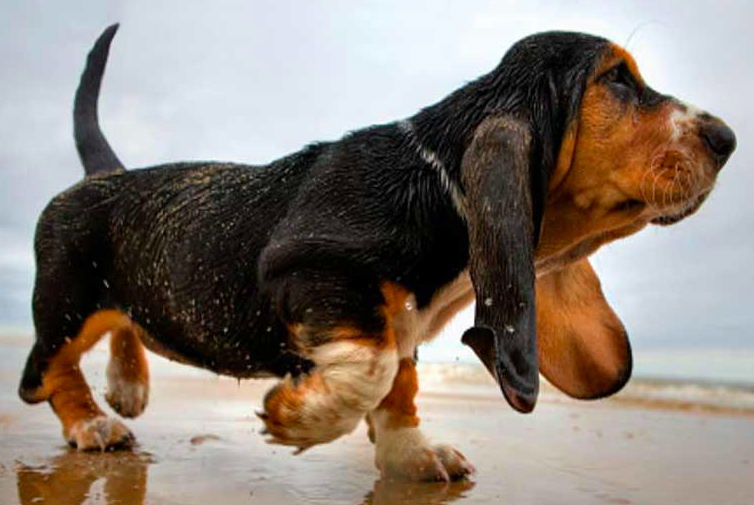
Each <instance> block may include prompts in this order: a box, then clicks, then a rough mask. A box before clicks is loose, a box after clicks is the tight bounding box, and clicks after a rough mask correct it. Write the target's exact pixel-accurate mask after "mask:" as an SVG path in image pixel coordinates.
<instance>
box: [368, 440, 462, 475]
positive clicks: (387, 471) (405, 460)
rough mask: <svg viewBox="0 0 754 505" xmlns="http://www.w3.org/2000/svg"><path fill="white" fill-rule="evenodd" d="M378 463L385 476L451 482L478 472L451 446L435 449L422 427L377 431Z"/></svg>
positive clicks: (439, 446) (376, 458)
mask: <svg viewBox="0 0 754 505" xmlns="http://www.w3.org/2000/svg"><path fill="white" fill-rule="evenodd" d="M375 464H376V465H377V468H379V470H380V472H381V473H382V475H383V476H388V477H401V478H406V479H410V480H422V481H450V480H456V479H460V478H463V477H465V476H467V475H470V474H472V473H474V472H475V471H476V470H475V468H474V465H472V464H471V463H469V461H468V460H467V459H466V458H465V457H464V456H463V454H461V453H460V452H458V451H457V450H455V449H453V448H452V447H451V446H449V445H435V446H431V445H430V444H429V443H428V442H427V440H426V438H425V437H424V435H423V434H422V432H421V431H420V430H419V428H413V427H404V428H387V429H384V430H379V431H378V432H377V443H376V457H375Z"/></svg>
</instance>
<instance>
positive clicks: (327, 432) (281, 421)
mask: <svg viewBox="0 0 754 505" xmlns="http://www.w3.org/2000/svg"><path fill="white" fill-rule="evenodd" d="M316 377H317V376H316V375H313V376H309V377H306V379H305V380H303V381H302V380H294V379H292V378H291V377H290V376H288V377H286V378H285V379H283V380H282V381H280V382H279V383H278V384H277V385H276V386H275V387H274V388H272V389H271V390H270V391H269V392H268V393H267V395H266V396H265V399H264V411H263V412H258V413H257V416H258V417H259V418H260V419H261V420H262V421H263V422H264V424H265V429H264V430H263V431H262V433H263V434H265V435H267V436H268V437H269V438H268V439H267V443H270V444H280V445H289V446H293V447H297V448H298V452H301V451H303V450H305V449H308V448H309V447H311V446H313V445H317V444H324V443H327V442H331V441H333V440H335V439H336V438H338V437H340V436H342V435H345V434H346V433H350V432H351V431H353V429H354V428H355V427H356V425H357V424H358V423H359V421H360V420H361V419H362V418H363V416H364V413H363V412H362V411H355V410H353V409H350V408H349V407H348V405H345V404H343V403H342V402H341V401H339V399H338V397H336V396H334V395H332V394H329V392H328V391H327V390H326V388H324V385H323V384H321V385H320V386H317V385H316V384H315V383H316V382H317V378H316Z"/></svg>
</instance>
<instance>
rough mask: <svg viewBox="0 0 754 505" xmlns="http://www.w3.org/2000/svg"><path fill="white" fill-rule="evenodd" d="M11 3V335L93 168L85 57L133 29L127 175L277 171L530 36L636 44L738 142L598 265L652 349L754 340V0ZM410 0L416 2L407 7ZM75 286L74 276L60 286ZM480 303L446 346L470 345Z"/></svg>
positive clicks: (0, 21) (123, 70)
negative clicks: (752, 0) (690, 201)
mask: <svg viewBox="0 0 754 505" xmlns="http://www.w3.org/2000/svg"><path fill="white" fill-rule="evenodd" d="M356 4H357V2H295V3H293V2H291V3H288V2H283V1H275V2H272V1H271V2H262V1H254V2H226V1H217V0H216V1H214V2H212V3H206V4H205V5H204V6H200V5H198V2H185V1H171V2H155V1H129V2H102V1H96V2H95V1H88V2H83V1H81V2H37V1H24V2H2V4H0V62H2V65H0V97H1V99H0V245H1V247H0V327H2V328H5V329H6V330H8V329H14V330H22V331H27V332H30V331H31V317H30V309H29V306H30V296H31V287H32V282H33V275H34V264H33V258H32V247H31V240H32V233H33V229H34V224H35V222H36V218H37V216H38V214H39V212H40V211H41V209H42V208H43V206H44V205H45V204H46V203H47V201H48V200H49V199H50V198H51V197H52V196H53V195H55V194H56V193H57V192H59V191H61V190H62V189H64V188H66V187H67V186H69V185H71V184H74V183H75V182H77V181H78V180H79V179H81V177H82V174H83V171H82V168H81V166H80V164H79V161H78V158H77V157H76V152H75V149H74V144H73V139H72V132H71V104H72V100H73V93H74V90H75V87H76V85H77V82H78V77H79V74H80V72H81V70H82V68H83V64H84V59H85V56H86V53H87V51H88V50H89V48H90V46H91V44H92V43H93V42H94V40H95V38H96V37H97V36H98V35H99V34H100V32H101V31H102V29H104V28H105V26H107V25H108V24H110V23H113V22H116V21H118V22H120V23H121V30H120V31H119V33H118V35H117V37H116V38H115V41H114V43H113V48H112V51H111V53H110V61H109V66H108V70H107V74H106V77H105V82H104V85H103V90H102V100H101V107H100V116H101V122H102V125H103V129H104V130H105V132H106V134H107V136H108V138H109V139H110V142H111V144H112V145H113V148H114V149H115V151H116V152H117V153H118V155H119V156H120V158H121V160H123V161H124V163H125V164H126V165H127V166H128V167H141V166H147V165H151V164H156V163H160V162H166V161H177V160H198V159H218V160H229V161H238V162H249V163H262V162H266V161H269V160H272V159H274V158H276V157H279V156H281V155H284V154H286V153H289V152H291V151H294V150H297V149H299V148H300V147H301V146H302V145H304V144H305V143H308V142H310V141H313V140H327V139H335V138H338V137H340V136H341V135H342V134H343V133H345V132H347V131H349V130H352V129H356V128H359V127H362V126H366V125H369V124H372V123H380V122H386V121H392V120H394V119H398V118H403V117H406V116H408V115H411V114H413V113H414V112H415V111H416V110H418V109H419V108H421V107H423V106H425V105H429V104H431V103H434V102H435V101H437V100H438V99H440V98H442V97H443V96H444V95H446V94H448V93H450V92H451V91H453V90H454V89H456V88H458V87H459V86H461V85H463V84H464V83H465V82H467V81H469V80H471V79H473V78H475V77H477V76H478V75H480V74H482V73H485V72H487V71H489V70H491V69H492V68H493V67H494V66H495V65H496V64H497V63H498V61H499V60H500V58H501V57H502V56H503V54H504V53H505V51H506V50H507V49H508V48H509V47H510V46H511V44H513V43H514V42H515V41H516V40H518V39H520V38H522V37H524V36H526V35H529V34H531V33H533V32H537V31H543V30H551V29H566V30H578V31H584V32H591V33H594V34H598V35H602V36H605V37H607V38H610V39H612V40H614V41H615V42H618V43H619V44H622V45H623V44H625V43H626V41H627V40H628V39H629V36H630V35H631V34H632V33H633V32H634V31H635V33H634V35H633V37H631V40H630V43H629V44H628V49H629V50H630V51H631V52H632V53H633V54H634V56H635V57H636V60H637V61H638V64H639V68H640V70H641V71H642V73H643V75H644V77H645V78H646V80H647V81H648V82H649V83H650V85H652V86H653V87H654V88H656V89H658V90H660V91H662V92H666V93H670V94H673V95H675V96H678V97H679V98H682V99H684V100H686V101H688V102H691V103H694V104H696V105H698V106H699V107H701V108H703V109H707V110H709V111H710V112H712V113H714V114H716V115H719V116H720V117H722V118H723V119H724V120H725V121H727V122H728V124H729V125H731V127H732V128H733V129H734V130H735V131H736V134H737V136H738V140H739V147H738V150H737V152H736V153H735V154H734V156H733V158H732V159H731V161H730V162H729V163H728V165H727V166H726V167H725V169H724V170H723V172H722V173H721V174H720V177H719V180H718V186H717V189H716V190H715V191H714V192H713V193H712V196H711V197H710V199H709V200H708V202H707V203H706V204H705V205H704V207H702V209H701V210H700V211H699V212H698V214H697V215H695V216H693V217H691V218H690V219H688V220H686V221H684V222H682V223H680V224H679V225H676V226H673V227H670V228H657V227H652V228H650V229H646V230H644V231H642V232H641V233H639V234H638V235H635V236H633V237H630V238H628V239H625V240H622V241H619V242H617V243H614V244H612V245H610V246H608V247H606V248H605V249H604V250H602V251H601V252H599V253H598V254H597V255H596V257H594V259H593V264H594V265H595V267H596V268H597V270H598V272H599V273H600V276H601V279H602V282H603V287H604V290H605V292H606V294H607V296H608V299H609V300H610V302H611V303H612V304H613V306H614V307H615V309H616V311H617V312H618V314H619V316H620V317H621V318H622V319H623V321H624V323H625V324H626V326H627V328H628V330H629V334H630V335H631V338H632V342H633V344H634V346H635V348H637V349H639V350H641V349H650V348H689V347H718V348H719V347H728V348H754V337H753V336H752V331H751V328H752V327H754V303H753V302H754V294H753V293H752V285H754V282H753V281H754V273H752V267H751V266H750V263H751V259H752V256H753V255H752V253H754V237H753V236H752V234H751V231H752V220H753V218H754V201H753V200H752V198H751V196H750V195H749V192H750V191H751V189H752V183H753V182H754V175H753V174H752V170H751V166H750V165H751V163H750V162H751V160H752V157H753V156H754V151H753V150H752V147H751V143H750V142H749V139H750V138H751V137H752V133H754V131H753V130H754V125H752V121H751V116H752V106H751V97H752V92H753V91H752V90H754V65H752V57H751V51H752V46H753V42H754V37H752V35H751V21H752V19H754V18H753V17H752V14H754V8H750V7H747V6H746V3H745V2H739V3H736V2H723V1H716V2H710V3H701V2H688V1H687V2H658V1H656V0H655V1H650V2H623V3H619V2H576V1H568V2H534V1H526V2H524V1H521V2H505V1H492V2H459V1H454V2H450V1H447V2H442V1H433V2H427V3H418V2H416V3H414V2H405V1H397V2H370V3H367V2H358V4H359V5H356ZM409 4H410V6H409ZM63 288H64V287H62V286H61V289H63ZM470 322H471V316H470V313H469V312H468V311H467V312H466V313H465V314H463V315H462V316H460V318H459V319H458V320H457V321H456V322H455V323H454V324H453V325H451V327H450V328H449V331H447V332H446V334H445V335H444V336H443V337H442V340H441V342H439V343H438V344H436V345H433V346H432V348H431V349H430V356H435V357H448V356H453V355H458V354H461V355H462V356H466V355H467V354H469V351H467V350H464V351H460V350H459V349H460V344H459V343H458V341H459V339H460V335H461V333H462V331H463V330H464V329H465V328H466V327H467V326H468V325H469V324H470Z"/></svg>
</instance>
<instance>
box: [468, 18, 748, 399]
mask: <svg viewBox="0 0 754 505" xmlns="http://www.w3.org/2000/svg"><path fill="white" fill-rule="evenodd" d="M477 85H479V86H480V89H483V90H487V91H485V92H486V93H491V94H492V95H494V97H495V98H494V101H493V103H494V106H493V107H489V106H488V109H489V110H488V111H487V113H486V116H485V117H484V118H483V119H482V120H481V121H480V122H479V124H478V125H476V126H475V128H474V130H473V133H472V135H470V137H471V138H470V140H469V144H468V147H467V149H466V150H465V154H464V157H463V162H462V165H461V181H462V185H463V187H464V191H465V201H464V202H463V205H464V208H465V209H464V210H465V212H466V217H467V222H468V226H469V236H470V241H471V262H470V269H471V276H472V281H473V283H474V288H475V291H476V295H477V312H476V321H475V326H474V327H473V328H471V329H470V330H468V331H467V332H466V334H465V335H464V342H465V343H467V344H469V345H471V347H472V348H473V349H474V351H475V352H476V353H477V355H478V356H479V357H480V358H481V359H482V361H483V362H484V363H485V365H486V366H487V368H488V369H489V370H490V371H491V372H492V373H493V375H494V376H495V377H496V379H497V380H498V382H499V383H500V385H501V388H502V389H503V392H504V394H505V396H506V398H507V399H508V401H509V402H510V403H511V405H512V406H513V407H514V408H516V409H517V410H520V411H523V412H528V411H530V410H531V409H532V408H533V407H534V403H535V401H536V397H537V392H538V373H539V372H540V371H541V372H542V373H543V374H544V375H545V376H546V377H547V378H548V379H549V380H550V381H551V382H552V383H553V384H555V385H556V386H557V387H559V388H560V389H561V390H563V391H564V392H566V393H567V394H569V395H571V396H574V397H578V398H598V397H602V396H606V395H609V394H612V393H614V392H616V391H618V390H619V389H620V388H621V387H622V386H623V385H624V384H625V382H626V381H627V380H628V378H629V376H630V373H631V350H630V346H629V343H628V340H627V337H626V333H625V331H624V329H623V326H622V324H621V322H620V320H619V319H618V318H617V317H616V315H615V314H614V312H613V311H612V309H611V308H610V306H609V305H608V304H607V302H606V301H605V299H604V296H603V295H602V291H601V288H600V283H599V280H598V279H597V277H596V275H595V273H594V271H593V270H592V268H591V266H590V265H589V262H588V260H587V257H588V255H589V254H591V253H592V252H594V251H595V250H596V249H597V248H598V247H599V246H601V245H602V244H605V243H607V242H610V241H612V240H615V239H617V238H621V237H624V236H627V235H630V234H632V233H635V232H637V231H638V230H640V229H642V228H643V227H645V226H646V225H647V224H650V223H652V224H658V225H668V224H672V223H675V222H678V221H680V220H681V219H683V218H685V217H687V216H689V215H690V214H692V213H694V212H695V211H696V210H697V209H698V208H699V206H700V205H701V204H702V202H703V201H704V199H705V198H706V197H707V195H708V194H709V192H710V191H711V189H712V187H713V185H714V183H715V179H716V176H717V173H718V172H719V170H720V169H721V168H722V166H723V165H724V164H725V162H726V161H727V160H728V158H729V156H730V154H731V153H732V152H733V150H734V148H735V143H736V141H735V136H734V134H733V132H732V131H731V130H730V128H728V127H727V126H726V125H725V124H724V123H723V122H722V121H721V120H719V119H717V118H715V117H714V116H711V115H710V114H707V113H705V112H702V111H699V110H697V109H696V108H694V107H691V106H689V105H686V104H684V103H682V102H680V101H679V100H676V99H675V98H673V97H671V96H668V95H663V94H660V93H658V92H656V91H654V90H653V89H652V88H650V87H649V86H648V85H647V84H646V83H645V82H644V80H643V78H642V76H641V74H640V73H639V70H638V67H637V65H636V63H635V62H634V60H633V58H632V57H631V56H630V55H629V54H628V53H627V52H626V51H625V50H623V49H622V48H620V47H618V46H616V45H614V44H611V43H610V42H608V41H606V40H604V39H601V38H597V37H591V36H587V35H582V34H573V33H562V32H551V33H544V34H538V35H534V36H532V37H528V38H526V39H524V40H522V41H520V42H519V43H517V44H516V45H515V46H513V48H511V50H510V51H509V52H508V53H507V54H506V56H505V57H504V58H503V61H502V62H501V64H500V66H499V67H498V68H497V69H496V70H495V71H494V72H492V73H491V74H489V75H488V76H485V77H484V78H482V79H481V80H480V81H479V82H478V83H477ZM490 90H491V91H490ZM535 286H536V289H535Z"/></svg>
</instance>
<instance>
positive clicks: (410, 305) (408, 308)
mask: <svg viewBox="0 0 754 505" xmlns="http://www.w3.org/2000/svg"><path fill="white" fill-rule="evenodd" d="M406 310H414V306H413V305H412V304H411V302H406Z"/></svg>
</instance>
